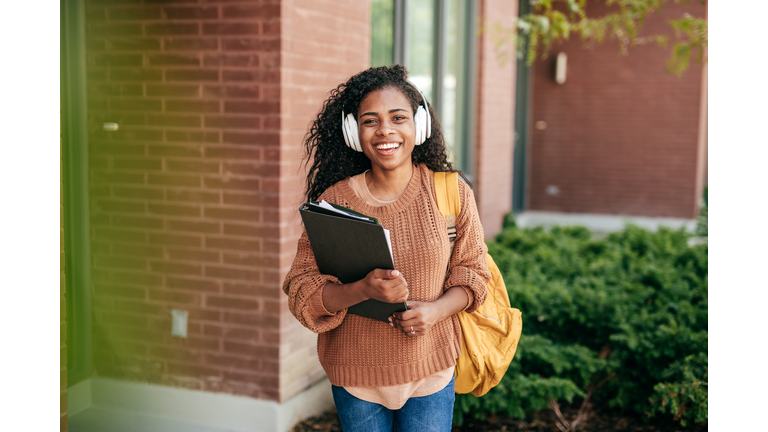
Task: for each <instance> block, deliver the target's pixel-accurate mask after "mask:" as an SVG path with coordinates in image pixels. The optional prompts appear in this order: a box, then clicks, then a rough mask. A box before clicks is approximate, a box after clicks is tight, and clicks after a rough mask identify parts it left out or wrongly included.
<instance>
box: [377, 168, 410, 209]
mask: <svg viewBox="0 0 768 432" xmlns="http://www.w3.org/2000/svg"><path fill="white" fill-rule="evenodd" d="M414 169H415V168H414V166H413V164H407V165H406V166H404V167H402V168H401V169H398V170H394V171H388V170H382V169H380V168H379V167H377V166H376V165H374V166H373V167H371V170H370V171H368V172H367V173H366V175H365V184H366V185H367V186H368V191H370V192H371V195H373V196H374V197H375V198H376V199H379V200H381V201H393V200H396V199H398V198H399V197H400V195H402V194H403V192H404V191H405V189H406V188H407V187H408V183H409V182H410V181H411V177H412V176H413V170H414Z"/></svg>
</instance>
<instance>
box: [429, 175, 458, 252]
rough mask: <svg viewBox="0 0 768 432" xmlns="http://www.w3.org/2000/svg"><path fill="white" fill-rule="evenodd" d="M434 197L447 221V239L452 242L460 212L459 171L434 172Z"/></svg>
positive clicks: (454, 238)
mask: <svg viewBox="0 0 768 432" xmlns="http://www.w3.org/2000/svg"><path fill="white" fill-rule="evenodd" d="M435 197H436V198H437V208H438V209H439V210H440V214H442V215H443V217H444V218H445V219H446V221H447V222H448V239H449V240H450V241H451V244H453V241H454V240H456V218H458V217H459V213H461V198H460V196H459V173H456V172H436V173H435Z"/></svg>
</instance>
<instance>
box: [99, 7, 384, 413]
mask: <svg viewBox="0 0 768 432" xmlns="http://www.w3.org/2000/svg"><path fill="white" fill-rule="evenodd" d="M369 8H370V6H369V5H368V3H367V2H360V1H354V0H346V1H342V2H338V1H312V2H310V1H298V0H296V1H291V0H283V1H280V0H273V1H258V2H257V1H229V2H221V3H209V2H202V1H195V0H190V1H189V2H188V3H184V4H177V3H174V4H170V3H168V4H166V3H162V2H160V3H150V2H146V3H144V4H136V3H134V2H130V3H124V2H117V1H107V0H89V1H88V4H87V34H88V52H87V59H88V96H89V125H90V143H91V145H90V148H91V155H90V169H91V172H90V174H91V189H90V198H91V208H92V213H91V226H92V227H93V230H92V238H91V245H92V259H93V271H92V280H93V287H94V293H93V316H94V323H93V331H94V366H95V369H96V372H97V373H98V374H99V375H100V376H108V377H115V378H122V379H129V380H140V381H143V382H149V383H152V384H163V385H170V386H183V387H187V388H191V389H199V390H205V391H212V392H223V393H234V394H240V395H246V396H251V397H255V398H258V399H266V400H273V401H284V400H286V399H288V398H290V397H291V396H293V395H295V394H296V393H298V392H300V391H301V390H303V389H304V388H306V387H308V386H309V385H311V384H313V383H315V382H317V381H318V380H320V379H322V377H323V375H324V374H323V371H322V369H321V368H320V366H319V364H318V362H317V355H316V353H315V349H316V348H315V346H316V342H315V335H314V334H312V333H311V332H309V331H307V330H305V329H304V328H303V327H301V326H300V325H299V323H298V322H297V321H296V320H295V318H293V316H291V315H290V313H289V311H288V309H287V298H286V296H285V295H284V294H283V292H282V290H281V289H280V287H281V283H282V279H283V277H284V275H285V274H286V272H287V270H288V267H289V266H290V264H291V261H292V260H293V256H294V254H295V248H296V241H297V240H298V236H299V234H300V232H301V231H300V230H301V227H300V223H299V222H300V220H299V217H298V213H297V211H296V209H297V207H298V204H299V202H300V201H301V191H302V189H303V186H302V182H301V178H302V177H303V174H302V172H301V168H300V163H299V160H300V158H301V140H302V137H303V136H304V134H305V133H306V131H307V126H308V124H309V122H310V121H311V120H312V118H313V117H314V115H315V114H316V112H317V111H318V110H319V109H320V107H321V104H322V101H323V100H324V98H325V96H326V94H327V92H328V91H329V90H330V89H331V88H332V87H335V86H336V85H338V84H339V83H340V82H342V81H343V80H345V79H346V78H348V77H349V76H351V75H352V74H354V73H356V72H358V71H360V70H361V69H364V68H365V67H367V66H368V63H369V55H370V54H369V51H370V46H369V44H370V42H369V39H370V36H369V32H370V29H369V27H370V10H369ZM105 123H116V124H118V129H117V130H115V131H108V130H105V127H104V124H105ZM171 309H180V310H184V311H187V312H188V314H189V315H188V316H189V325H188V334H187V337H186V338H178V337H174V336H172V335H171V331H170V330H171V319H170V318H171V315H170V312H171Z"/></svg>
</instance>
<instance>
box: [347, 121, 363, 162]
mask: <svg viewBox="0 0 768 432" xmlns="http://www.w3.org/2000/svg"><path fill="white" fill-rule="evenodd" d="M344 124H345V125H346V126H347V145H348V146H349V147H350V148H352V150H354V151H358V152H361V151H363V147H362V146H361V145H360V134H359V132H358V130H357V120H355V116H353V115H352V113H349V114H347V119H346V120H345V121H344Z"/></svg>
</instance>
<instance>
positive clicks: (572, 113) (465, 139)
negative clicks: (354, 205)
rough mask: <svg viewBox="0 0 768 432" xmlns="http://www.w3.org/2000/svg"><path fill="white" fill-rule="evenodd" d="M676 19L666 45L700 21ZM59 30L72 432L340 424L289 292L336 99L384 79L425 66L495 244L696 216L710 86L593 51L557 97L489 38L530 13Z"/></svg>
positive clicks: (68, 20) (639, 57) (88, 8)
mask: <svg viewBox="0 0 768 432" xmlns="http://www.w3.org/2000/svg"><path fill="white" fill-rule="evenodd" d="M526 4H527V3H526V2H525V1H522V2H521V5H522V6H521V7H526V6H525V5H526ZM590 7H593V6H590ZM665 8H666V9H663V10H662V12H660V13H659V14H658V15H654V16H653V17H652V18H651V19H649V21H648V23H647V24H646V28H648V30H650V31H660V32H665V31H667V28H668V27H667V24H666V21H668V20H669V19H671V18H676V17H678V16H679V15H680V13H681V10H682V9H681V8H683V6H677V5H668V7H666V6H665ZM61 10H62V26H61V28H62V144H63V148H62V161H63V171H62V173H63V176H62V181H63V189H62V190H63V198H62V200H63V205H62V209H63V224H62V232H63V234H62V239H63V240H64V242H63V245H62V251H61V252H62V256H63V260H62V262H63V263H65V265H64V264H63V265H62V288H61V296H62V297H61V302H62V305H63V306H62V360H61V368H62V383H61V388H62V406H61V415H62V430H66V429H67V427H68V421H69V422H77V421H78V418H80V419H82V418H84V413H86V412H87V410H88V408H89V407H91V408H93V407H96V408H100V409H103V410H106V411H109V410H133V411H136V412H144V413H148V414H151V415H154V416H158V417H163V418H177V419H181V420H184V421H188V422H194V423H200V424H206V425H211V426H215V427H220V428H229V429H231V430H238V431H280V432H282V431H285V430H287V429H288V428H289V427H290V426H291V425H292V424H293V423H295V422H296V421H297V420H298V419H300V418H302V417H307V416H309V415H312V414H316V413H319V412H320V411H322V410H324V409H326V408H328V407H329V406H330V405H331V404H332V400H331V399H330V389H329V387H328V383H327V381H325V375H324V372H323V370H322V368H321V367H320V365H319V362H318V360H317V353H316V335H314V334H313V333H311V332H309V331H308V330H306V329H304V328H303V327H302V326H301V325H300V324H299V323H298V321H297V320H296V319H295V318H294V317H293V316H292V315H291V314H290V312H289V310H288V301H287V297H286V296H285V294H284V293H283V292H282V290H281V282H282V280H283V277H284V276H285V274H286V273H287V271H288V269H289V268H290V265H291V263H292V260H293V257H294V254H295V251H296V244H297V240H298V238H299V236H300V234H301V230H302V227H301V223H300V218H299V215H298V212H297V207H298V206H299V204H300V203H301V202H302V201H303V199H302V191H303V180H304V167H303V165H302V162H301V159H302V156H303V154H302V140H303V138H304V136H305V133H306V132H307V129H308V126H309V124H310V123H311V121H312V120H313V118H314V116H315V115H316V113H317V112H318V110H319V109H320V107H321V104H322V102H323V100H324V99H325V97H326V95H327V93H328V91H329V90H330V89H331V88H334V87H336V86H337V85H338V84H339V83H341V82H343V81H345V80H346V79H347V78H348V77H350V76H351V75H353V74H355V73H357V72H359V71H360V70H363V69H365V68H367V67H369V66H371V65H383V64H392V63H402V64H405V65H406V66H407V67H408V68H409V70H410V71H411V79H412V80H413V81H414V82H415V83H416V84H417V85H418V86H419V87H420V88H421V89H422V90H424V92H425V94H426V95H427V98H428V99H429V100H430V103H431V104H432V105H433V106H434V107H435V108H436V110H437V111H438V115H439V117H440V119H441V122H442V124H443V126H444V127H445V130H446V137H447V141H448V144H449V146H450V151H451V154H452V158H453V161H454V162H455V163H456V164H457V165H458V166H459V167H460V168H461V169H462V170H464V171H465V172H466V173H467V174H468V175H469V177H470V178H471V179H472V182H473V184H474V190H475V195H476V198H477V201H478V209H479V211H480V215H481V219H482V222H483V226H484V228H485V234H486V237H490V236H492V235H495V234H496V233H497V232H498V231H499V230H500V229H501V225H502V221H503V218H504V215H505V214H506V213H507V212H509V211H510V210H511V209H513V207H514V209H515V211H516V212H517V213H518V216H519V217H520V218H524V217H525V216H526V215H534V216H535V215H537V214H538V215H542V214H546V215H559V216H558V217H561V219H560V220H566V221H567V220H568V219H567V218H568V217H570V216H574V215H576V216H579V215H600V216H603V217H613V218H616V219H617V220H620V219H622V218H625V217H630V218H632V217H634V218H637V217H648V218H668V219H670V220H674V221H678V222H680V221H682V223H687V222H690V221H691V220H692V219H694V218H695V216H696V214H697V212H698V197H699V196H701V188H702V185H703V184H705V181H706V156H705V155H706V70H705V68H702V67H701V66H699V65H696V64H692V66H691V67H690V69H689V71H688V72H686V73H685V74H684V75H683V76H682V77H681V78H677V77H675V76H673V75H668V74H666V73H665V72H664V66H663V64H664V60H665V59H666V57H667V55H668V51H667V50H662V49H659V48H658V47H655V46H644V47H633V48H632V51H631V54H630V55H629V56H627V57H621V56H619V55H618V54H617V51H618V50H617V48H616V46H615V44H611V43H607V44H605V45H598V46H596V47H593V48H592V49H584V47H583V46H582V43H581V42H580V41H578V40H576V39H574V40H572V41H570V42H568V43H566V44H564V45H563V46H562V47H558V48H557V49H556V51H555V52H558V51H562V52H565V53H567V56H568V63H567V65H568V69H567V71H568V72H567V78H566V82H565V84H562V85H560V84H557V83H555V82H554V80H553V78H552V71H551V66H552V58H550V59H546V60H540V61H537V62H536V63H535V64H534V66H533V67H531V68H527V67H525V65H524V64H523V63H520V62H518V63H517V64H515V63H514V62H506V63H502V62H500V61H499V60H498V59H497V56H496V53H495V45H494V43H493V41H492V40H491V38H490V36H489V34H488V32H478V28H479V26H481V25H485V24H494V23H500V24H503V25H507V24H508V23H509V22H511V20H512V19H513V18H514V17H515V16H517V14H518V4H517V2H510V1H504V0H477V1H459V0H444V1H433V0H371V1H360V0H337V1H327V0H230V1H225V0H221V1H216V0H175V1H160V0H78V1H65V0H62V2H61ZM603 11H604V9H600V7H599V6H598V7H597V8H596V9H590V10H589V11H588V12H589V13H591V14H597V15H599V14H600V13H602V12H603ZM686 11H689V12H690V9H686ZM696 11H698V12H696ZM699 12H700V13H701V14H702V16H704V15H705V14H706V7H702V8H701V9H700V10H699V9H697V10H695V11H694V13H699ZM513 174H514V175H515V178H514V181H513ZM513 186H514V192H513ZM563 218H564V219H563ZM65 280H66V284H65V283H64V281H65ZM65 286H66V289H65ZM174 317H176V318H175V319H176V321H174ZM68 419H69V420H68ZM73 424H74V423H73Z"/></svg>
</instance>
